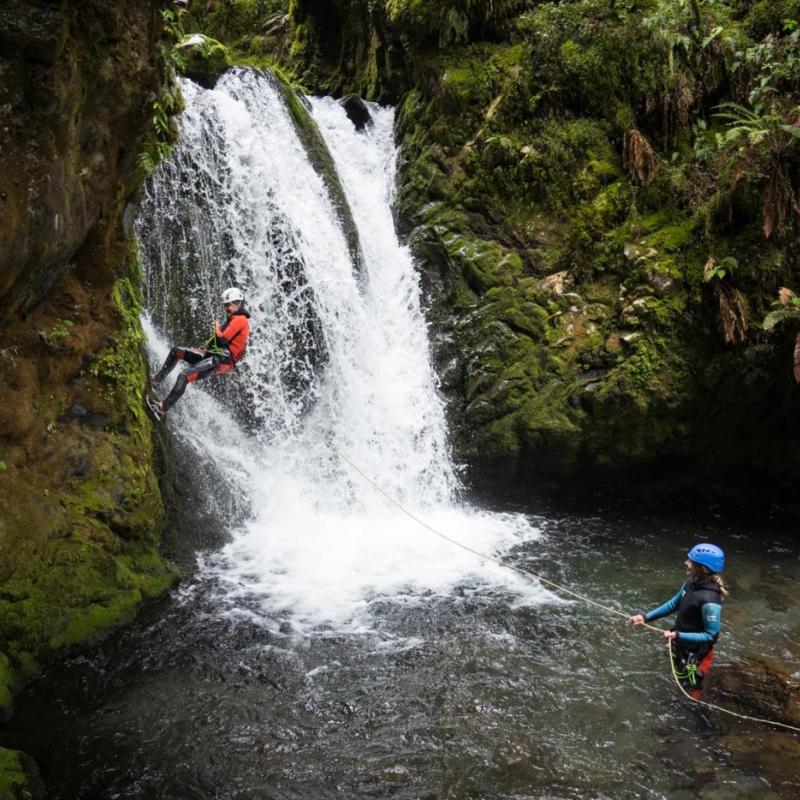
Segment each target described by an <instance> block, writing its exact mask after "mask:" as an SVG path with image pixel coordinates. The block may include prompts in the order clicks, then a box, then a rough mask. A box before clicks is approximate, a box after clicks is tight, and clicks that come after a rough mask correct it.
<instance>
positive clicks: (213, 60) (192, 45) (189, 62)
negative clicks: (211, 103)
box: [175, 33, 233, 89]
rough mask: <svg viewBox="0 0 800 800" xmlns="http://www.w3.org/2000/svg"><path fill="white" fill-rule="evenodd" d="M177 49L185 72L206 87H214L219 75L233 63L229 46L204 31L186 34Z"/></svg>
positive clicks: (188, 76) (176, 46) (182, 69)
mask: <svg viewBox="0 0 800 800" xmlns="http://www.w3.org/2000/svg"><path fill="white" fill-rule="evenodd" d="M175 50H176V51H177V53H178V57H179V59H180V64H181V71H182V72H183V74H184V75H185V76H186V77H187V78H191V79H192V80H193V81H195V82H196V83H199V84H200V85H201V86H205V88H206V89H213V88H214V84H216V82H217V80H218V78H219V76H220V75H222V73H223V72H225V70H227V69H230V67H231V66H232V65H233V60H232V59H231V55H230V53H229V52H228V48H227V47H225V45H224V44H221V43H220V42H218V41H217V40H216V39H212V38H211V37H209V36H204V35H203V34H202V33H193V34H190V35H189V36H185V37H184V38H183V39H181V41H180V42H178V44H176V45H175Z"/></svg>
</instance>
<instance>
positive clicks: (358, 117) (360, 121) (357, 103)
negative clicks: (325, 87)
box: [339, 94, 372, 131]
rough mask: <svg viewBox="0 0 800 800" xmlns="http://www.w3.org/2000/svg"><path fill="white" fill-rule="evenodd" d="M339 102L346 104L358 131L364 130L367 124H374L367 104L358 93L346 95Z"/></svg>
mask: <svg viewBox="0 0 800 800" xmlns="http://www.w3.org/2000/svg"><path fill="white" fill-rule="evenodd" d="M339 102H340V103H341V104H342V105H343V106H344V110H345V111H346V112H347V116H348V117H349V118H350V121H351V122H352V123H353V125H355V126H356V130H357V131H363V130H364V128H366V127H367V125H371V124H372V116H371V115H370V113H369V109H368V108H367V104H366V103H365V102H364V101H363V100H362V99H361V98H360V97H359V96H358V95H357V94H348V95H345V96H344V97H343V98H342V99H341V100H340V101H339Z"/></svg>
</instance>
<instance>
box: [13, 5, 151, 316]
mask: <svg viewBox="0 0 800 800" xmlns="http://www.w3.org/2000/svg"><path fill="white" fill-rule="evenodd" d="M160 7H161V4H160V3H157V2H155V0H151V2H143V3H140V2H133V1H132V0H130V1H129V2H111V0H103V1H102V2H90V3H84V2H78V0H73V1H72V2H67V1H66V0H63V1H62V2H58V3H48V4H44V3H41V2H26V1H25V0H12V2H9V3H4V4H3V7H2V9H0V75H1V76H2V80H0V214H2V217H3V219H4V224H3V225H2V227H0V308H1V309H2V310H0V319H2V318H5V319H8V317H9V316H10V315H11V314H14V313H15V312H22V313H27V312H29V311H30V310H31V309H32V308H33V307H34V306H35V305H36V304H37V303H38V302H39V301H41V300H42V299H43V297H44V296H45V294H46V293H47V290H48V288H49V287H50V286H51V285H52V283H53V282H54V281H55V279H56V278H57V277H58V276H59V275H60V274H61V273H62V272H63V271H64V269H66V267H67V265H68V264H69V263H70V261H71V260H72V259H74V257H75V256H76V254H77V252H78V249H79V248H81V247H83V248H84V253H83V258H81V259H79V261H81V262H84V263H86V264H87V272H91V274H92V278H93V279H94V280H98V279H99V280H102V281H105V282H110V281H112V280H113V277H114V275H113V271H110V270H109V271H108V272H107V273H105V274H104V270H103V269H102V268H101V265H100V263H99V262H101V261H102V258H103V250H105V249H107V247H108V244H109V241H108V235H107V234H108V227H109V224H110V223H112V222H113V220H112V218H111V217H112V215H113V214H114V213H115V207H116V204H117V202H118V193H119V192H120V191H122V192H130V191H131V190H132V189H133V185H132V184H131V178H132V177H133V172H134V168H135V160H136V155H137V152H138V150H139V144H140V142H141V140H142V138H143V136H144V135H145V133H146V123H147V116H148V112H149V107H150V106H152V102H153V100H155V94H154V87H155V88H157V87H158V86H159V84H160V83H161V82H162V81H163V78H164V66H163V61H162V59H161V58H160V56H159V55H158V50H157V48H158V39H159V36H160V15H159V10H160ZM143 123H144V124H143Z"/></svg>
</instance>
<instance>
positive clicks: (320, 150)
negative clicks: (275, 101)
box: [265, 70, 364, 275]
mask: <svg viewBox="0 0 800 800" xmlns="http://www.w3.org/2000/svg"><path fill="white" fill-rule="evenodd" d="M265 74H266V75H268V77H269V78H270V80H272V82H273V84H274V86H275V87H276V88H277V89H278V92H279V93H280V95H281V97H282V98H283V101H284V103H286V108H287V109H288V111H289V116H290V117H291V118H292V122H293V123H294V128H295V130H296V131H297V135H298V136H299V137H300V141H301V142H302V144H303V147H304V148H305V151H306V153H307V154H308V159H309V161H310V162H311V164H312V165H313V166H314V169H315V170H316V171H317V173H319V175H320V177H321V178H322V180H323V182H324V183H325V187H326V188H327V190H328V194H329V195H330V198H331V201H332V202H333V205H334V208H335V209H336V212H337V214H338V216H339V220H340V222H341V224H342V229H343V231H344V235H345V239H346V240H347V247H348V249H349V251H350V260H351V261H352V263H353V265H354V267H355V269H356V271H357V272H358V274H359V275H363V258H364V257H363V255H362V253H361V242H360V241H359V237H358V228H357V227H356V223H355V220H354V219H353V212H352V211H351V210H350V204H349V203H348V202H347V195H345V193H344V188H343V187H342V184H341V181H340V180H339V174H338V172H337V171H336V165H335V164H334V162H333V156H332V155H331V153H330V150H328V145H326V144H325V140H324V139H323V138H322V134H321V133H320V130H319V128H318V127H317V123H316V122H315V121H314V118H313V117H312V116H311V114H310V113H309V111H308V109H307V108H306V107H305V105H304V104H303V100H302V99H301V96H300V95H299V94H298V92H297V90H296V89H295V88H294V87H293V86H292V85H291V84H290V83H289V81H288V80H287V79H286V78H285V77H284V76H283V75H282V74H281V72H280V71H279V70H267V71H266V73H265ZM306 102H307V101H306Z"/></svg>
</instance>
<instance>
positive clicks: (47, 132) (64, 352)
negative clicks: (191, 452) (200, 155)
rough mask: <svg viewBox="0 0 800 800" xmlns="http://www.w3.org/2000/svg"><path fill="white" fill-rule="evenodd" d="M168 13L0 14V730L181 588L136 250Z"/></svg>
mask: <svg viewBox="0 0 800 800" xmlns="http://www.w3.org/2000/svg"><path fill="white" fill-rule="evenodd" d="M163 8H164V4H163V3H161V2H157V1H156V0H92V2H84V1H83V0H81V1H80V2H79V1H78V0H9V2H5V3H3V4H2V6H0V717H1V716H2V715H7V714H10V711H11V703H12V693H13V691H14V690H15V688H18V687H19V686H20V685H21V683H22V682H24V680H26V679H28V678H30V677H32V676H33V675H35V674H36V673H37V672H38V670H39V669H40V667H41V666H42V665H44V664H46V663H47V661H48V659H49V658H50V656H51V655H52V654H55V653H58V652H61V651H63V650H64V649H65V648H69V647H70V646H72V645H75V644H78V643H82V642H86V641H90V640H91V639H92V638H94V637H96V636H98V635H99V634H100V633H102V632H103V631H105V630H108V629H109V628H110V627H113V626H114V625H116V624H118V623H119V622H121V621H123V620H125V619H129V618H131V617H132V616H133V614H134V612H135V610H136V608H137V607H138V605H139V604H140V603H141V602H142V600H143V599H145V598H148V597H154V596H156V595H158V594H160V593H163V592H164V591H165V589H166V588H167V587H168V586H169V585H170V583H171V582H172V580H173V578H174V570H173V569H172V568H171V567H170V566H169V565H168V564H167V563H166V562H165V561H164V560H163V559H162V557H161V555H160V554H159V550H158V544H159V537H160V533H161V525H162V521H163V517H164V508H163V504H162V501H161V496H160V493H159V488H158V484H157V481H156V476H155V474H154V471H153V463H152V462H153V442H152V438H151V425H150V422H149V420H148V419H147V417H146V415H145V414H144V412H143V410H142V390H143V388H144V381H145V377H146V365H145V361H144V355H143V349H142V339H143V336H142V332H141V328H140V324H139V308H140V295H139V277H140V276H139V273H138V264H137V255H136V251H135V248H134V246H133V241H132V238H131V226H132V223H133V218H134V214H135V195H136V191H137V188H138V186H139V185H140V183H141V181H142V180H143V178H144V176H145V169H146V165H143V164H144V162H146V161H147V160H148V159H150V156H149V155H148V153H151V152H152V153H155V152H156V151H157V150H158V148H159V146H161V147H163V145H164V139H165V136H166V133H165V130H166V129H165V128H164V127H163V126H161V128H160V129H159V127H158V126H157V125H156V124H155V123H157V122H158V118H159V115H160V117H161V121H162V122H164V121H166V120H167V111H166V110H165V109H169V108H172V107H173V106H174V105H175V103H174V97H173V96H172V95H171V94H169V80H168V70H167V65H166V63H165V56H164V52H165V50H164V46H163V45H164V40H163V35H164V34H163V19H162V11H163ZM154 120H155V122H154ZM142 154H144V160H143V157H142ZM6 762H8V763H12V762H13V764H12V766H13V765H14V764H17V763H18V759H16V757H11V756H9V757H7V758H6V757H4V759H3V760H2V762H0V763H4V764H5V763H6ZM6 777H8V776H6ZM8 781H9V782H10V781H12V778H11V777H9V778H8ZM10 785H11V783H9V786H10ZM15 785H16V784H15ZM5 788H8V787H5ZM8 790H9V791H11V790H10V789H8Z"/></svg>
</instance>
